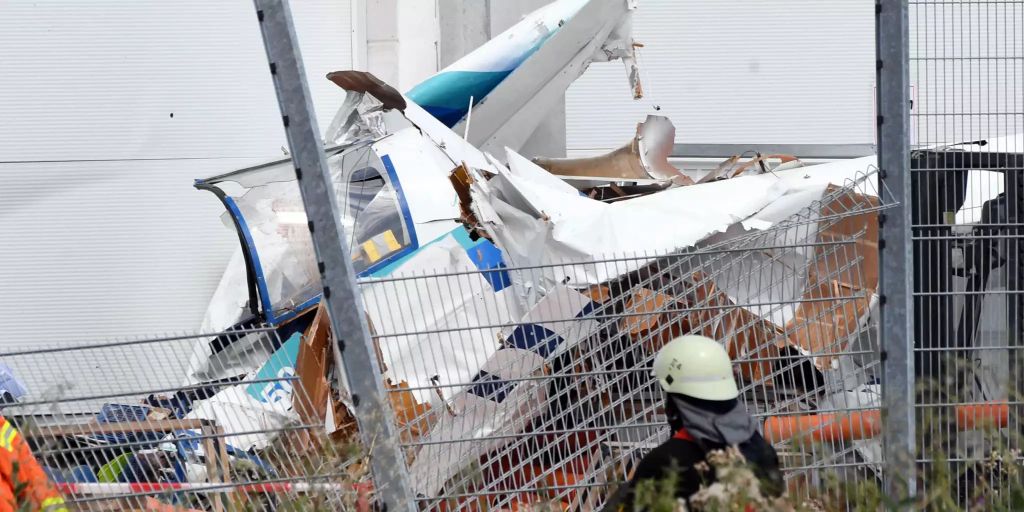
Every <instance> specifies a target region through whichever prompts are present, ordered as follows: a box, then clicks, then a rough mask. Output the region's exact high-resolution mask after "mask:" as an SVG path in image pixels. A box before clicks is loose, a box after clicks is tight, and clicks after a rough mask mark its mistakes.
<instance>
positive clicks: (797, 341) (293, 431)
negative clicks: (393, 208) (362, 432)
mask: <svg viewBox="0 0 1024 512" xmlns="http://www.w3.org/2000/svg"><path fill="white" fill-rule="evenodd" d="M865 171H866V172H865V173H863V174H862V175H861V176H860V177H859V178H858V179H857V180H856V181H853V182H849V183H846V184H845V185H844V186H828V187H823V188H822V189H821V191H820V192H819V193H818V195H817V196H816V199H814V200H813V201H809V202H808V206H806V207H804V208H801V209H798V211H797V213H796V214H794V215H787V216H784V217H782V218H777V219H771V218H770V216H768V217H764V218H763V219H762V220H761V222H762V223H761V224H759V225H758V227H757V228H756V229H749V230H748V229H745V228H743V227H742V224H740V223H737V224H736V225H735V226H733V227H732V228H730V229H729V230H727V231H725V232H722V233H719V234H717V235H714V236H712V237H710V238H708V239H706V240H705V241H703V242H702V243H700V244H698V245H697V246H695V247H692V248H689V249H687V250H685V251H681V252H677V253H672V254H635V255H623V256H622V257H619V258H614V259H608V260H602V261H588V262H579V263H560V264H548V265H540V266H531V267H513V268H504V269H500V270H494V271H490V272H481V271H479V270H477V269H475V268H474V269H472V270H466V271H451V270H448V271H445V272H437V273H429V274H402V273H398V274H395V275H393V276H390V277H387V278H379V279H363V280H360V281H359V283H358V288H359V292H360V295H361V297H362V300H363V303H364V307H365V312H366V315H367V317H368V318H369V319H370V320H371V322H370V328H371V333H372V335H373V342H374V345H375V347H376V348H377V360H378V361H379V363H380V364H381V367H382V370H383V374H382V375H378V379H379V380H380V382H381V384H382V386H384V387H386V388H387V389H388V401H387V402H388V406H387V407H386V408H387V409H390V410H391V411H393V413H394V426H395V427H396V430H397V432H398V433H399V439H400V444H401V448H402V450H403V452H404V455H405V458H406V463H407V465H406V466H404V467H402V468H396V469H399V470H405V469H407V471H408V474H409V475H410V482H411V486H412V490H413V493H414V495H415V496H417V498H416V499H417V502H418V503H417V505H418V508H420V509H426V510H515V509H521V508H523V507H524V506H526V505H528V504H536V503H544V504H557V505H559V506H561V507H562V508H567V509H570V510H594V509H597V508H599V507H600V506H601V505H602V504H603V502H604V500H605V499H606V498H607V496H608V494H609V492H611V491H612V490H614V489H615V488H616V487H617V486H618V485H620V484H622V483H623V482H624V481H625V480H626V479H627V478H628V476H629V475H630V473H631V471H632V469H633V468H634V467H635V465H636V463H637V461H638V460H639V459H640V457H642V456H643V454H644V453H645V452H646V450H647V449H649V448H650V447H652V446H653V445H654V444H656V443H659V442H661V441H662V440H664V438H666V436H667V435H668V431H667V425H666V423H665V418H664V414H663V411H662V393H661V391H660V388H659V387H658V386H657V384H656V382H655V381H654V380H653V379H652V378H651V376H650V369H649V368H650V364H651V360H652V359H653V356H654V354H655V353H656V352H657V350H658V348H660V347H661V346H662V345H663V344H664V343H665V342H667V341H668V340H670V339H672V338H673V337H675V336H678V335H681V334H685V333H700V334H704V335H707V336H710V337H713V338H715V339H718V340H721V341H722V342H723V343H724V344H726V346H727V347H728V349H729V351H730V353H731V354H732V356H733V358H734V360H735V364H736V367H735V368H736V372H737V375H738V378H739V380H740V382H741V384H742V386H741V387H742V393H743V400H744V402H745V403H746V405H747V407H748V409H749V410H750V412H751V413H753V414H754V415H755V417H756V418H757V419H758V421H759V423H760V424H761V425H762V427H763V430H764V432H765V435H766V436H767V437H768V438H769V439H770V440H772V441H773V442H774V443H775V444H776V446H777V448H778V449H779V451H780V454H781V455H782V462H783V465H784V468H785V472H786V476H787V481H788V483H789V485H790V489H791V491H792V492H793V493H795V495H799V496H804V497H807V496H810V495H813V494H816V493H817V490H820V489H823V488H826V487H827V483H828V480H829V475H832V476H839V477H840V478H843V479H845V480H854V479H856V480H860V481H867V482H875V481H877V479H878V478H879V475H880V472H881V466H880V465H881V463H882V460H881V457H880V452H879V447H878V444H877V441H876V440H874V439H873V437H874V436H875V435H876V434H877V429H878V424H879V421H878V419H877V416H878V414H879V405H880V404H879V400H878V397H879V389H878V377H877V375H876V372H877V365H878V358H877V349H876V346H877V336H876V327H877V326H876V320H875V318H876V311H877V308H878V300H877V297H876V294H875V290H876V289H877V286H878V273H877V250H876V247H875V246H876V243H875V240H876V239H877V236H878V235H877V216H878V215H879V213H880V212H881V211H882V210H884V209H885V207H886V206H887V205H883V203H882V202H881V200H880V199H879V198H878V196H879V194H878V191H877V188H876V186H875V182H876V176H875V174H874V173H873V172H871V171H870V169H865ZM765 222H768V223H769V224H770V225H766V224H764V223H765ZM598 268H600V269H601V271H602V273H603V275H608V276H612V277H611V278H610V279H609V280H608V281H607V282H605V283H603V284H601V285H597V286H591V287H582V288H581V287H578V286H577V287H573V286H569V285H567V284H566V283H567V276H570V275H576V274H579V273H583V272H588V271H590V272H593V271H594V270H595V269H598ZM490 274H500V276H498V275H490ZM491 279H499V280H504V282H506V283H507V284H508V290H509V293H518V291H519V290H523V289H526V288H529V289H531V290H532V292H531V294H532V296H533V297H534V299H533V300H532V301H531V302H530V303H529V307H527V308H526V312H525V314H520V313H519V312H517V310H516V309H515V308H513V307H512V304H513V303H512V302H501V303H499V302H497V301H494V300H493V299H492V300H489V299H488V296H487V295H486V294H487V293H490V294H491V296H493V295H494V294H493V292H486V293H481V289H482V288H481V286H478V285H479V283H480V282H481V281H482V280H486V281H488V282H493V281H490V280H491ZM488 289H489V288H488ZM438 304H450V305H452V307H451V308H440V309H442V310H445V312H444V314H443V315H442V317H441V318H438V317H436V316H432V314H433V313H436V311H438V309H439V308H436V307H433V306H437V305H438ZM326 311H327V310H326V309H325V308H322V307H320V308H314V309H312V310H309V311H308V312H307V313H306V314H304V315H299V316H298V317H297V318H296V319H295V320H293V322H294V324H295V327H289V324H284V325H282V326H277V327H275V328H270V327H251V328H246V329H240V330H236V331H230V332H225V333H215V334H201V335H188V336H180V335H179V336H167V337H161V338H153V339H142V340H125V341H113V342H108V343H99V344H74V345H61V346H54V347H52V348H34V349H32V350H25V351H20V352H9V353H5V354H0V360H2V361H3V362H4V364H6V365H8V366H10V367H11V369H12V370H13V372H14V373H15V374H16V375H26V376H29V375H30V376H31V380H32V386H31V388H32V393H31V395H30V396H28V397H27V398H26V399H23V400H21V401H20V402H19V403H18V404H16V405H11V406H9V407H7V408H5V410H4V414H5V416H7V417H9V418H11V419H12V420H13V421H14V422H15V423H16V424H17V425H18V427H19V429H20V431H21V432H22V433H23V435H24V436H25V438H26V439H27V440H29V441H30V443H31V444H32V446H33V449H34V452H35V454H36V456H37V457H38V458H39V460H40V462H41V463H42V464H43V465H44V467H46V469H47V471H48V473H49V475H50V477H51V478H52V479H53V480H54V481H55V482H57V485H58V488H59V489H60V490H61V491H62V492H64V493H65V494H66V496H67V497H68V499H69V500H70V501H71V502H72V503H73V504H74V505H75V506H76V507H77V508H79V509H86V510H120V509H126V508H139V509H142V508H148V509H154V508H157V507H158V506H166V505H174V506H179V507H185V508H189V509H196V510H216V511H220V510H294V509H310V508H315V507H317V506H320V507H322V508H323V509H354V508H359V507H360V506H362V508H363V509H366V508H368V507H369V504H370V502H371V501H372V500H373V499H374V498H373V496H374V494H375V493H379V491H380V489H379V488H377V486H375V485H374V484H375V483H376V481H375V479H373V478H371V472H370V471H369V467H370V465H369V459H368V457H367V455H372V454H373V450H374V448H375V447H374V446H373V445H372V444H367V443H364V442H361V441H360V440H359V435H358V434H359V430H358V429H357V428H356V425H355V422H354V420H353V418H352V416H350V415H349V413H348V411H350V410H352V405H353V397H352V395H351V393H349V392H348V389H350V388H349V386H347V385H344V381H338V380H337V378H338V377H339V376H340V374H339V368H340V367H341V366H340V365H338V364H336V363H337V361H338V360H337V354H335V353H334V351H333V350H332V347H334V346H335V344H336V343H337V339H336V337H335V336H333V335H332V328H331V326H330V322H328V320H327V315H326ZM300 326H301V327H300ZM127 361H131V364H128V363H127ZM122 362H125V363H124V364H122ZM140 362H141V363H140ZM89 368H96V369H102V371H101V374H103V375H106V376H107V377H108V378H107V379H105V380H104V379H97V380H95V382H93V383H92V384H91V385H90V386H81V385H79V386H74V385H71V383H75V382H78V383H81V382H82V379H80V378H78V377H79V376H78V375H77V373H78V372H79V371H81V370H82V369H89ZM182 368H185V369H187V371H186V372H184V373H185V374H186V375H187V377H183V376H182V372H181V369H182ZM96 411H99V413H98V414H97V413H96ZM806 440H810V441H811V442H805V441H806ZM154 500H155V501H159V502H160V503H162V504H163V505H157V504H155V501H154Z"/></svg>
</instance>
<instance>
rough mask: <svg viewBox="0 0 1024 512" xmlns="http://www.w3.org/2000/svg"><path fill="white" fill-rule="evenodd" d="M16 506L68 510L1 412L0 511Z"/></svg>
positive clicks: (44, 511)
mask: <svg viewBox="0 0 1024 512" xmlns="http://www.w3.org/2000/svg"><path fill="white" fill-rule="evenodd" d="M16 510H17V511H21V510H31V511H36V510H39V511H42V512H67V510H68V508H67V506H66V505H65V504H64V498H63V497H62V496H61V495H60V493H58V492H57V490H56V489H55V488H54V487H53V485H51V483H50V480H49V479H48V478H47V477H46V473H45V472H44V471H43V468H42V466H40V465H39V462H38V461H36V458H35V457H34V456H32V451H31V450H30V449H29V447H28V443H27V442H25V439H23V438H22V436H21V434H20V433H19V432H18V430H17V429H15V428H14V425H12V424H11V423H10V422H9V421H7V418H4V417H3V416H0V512H8V511H10V512H14V511H16Z"/></svg>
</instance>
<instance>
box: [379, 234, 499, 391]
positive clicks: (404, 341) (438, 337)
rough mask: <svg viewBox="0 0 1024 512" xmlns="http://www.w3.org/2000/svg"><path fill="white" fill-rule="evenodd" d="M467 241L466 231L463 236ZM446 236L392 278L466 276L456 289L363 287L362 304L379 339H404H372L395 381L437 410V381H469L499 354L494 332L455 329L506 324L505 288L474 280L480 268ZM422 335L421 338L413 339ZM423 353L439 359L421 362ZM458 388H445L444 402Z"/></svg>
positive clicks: (407, 284) (418, 284) (411, 284)
mask: <svg viewBox="0 0 1024 512" xmlns="http://www.w3.org/2000/svg"><path fill="white" fill-rule="evenodd" d="M462 233H463V234H464V233H465V232H464V231H462ZM460 238H462V236H461V235H460V236H459V237H456V236H455V235H448V236H446V237H444V238H442V239H441V240H439V241H437V242H434V243H432V244H430V245H428V246H426V247H424V248H423V249H421V250H420V251H418V252H417V253H416V254H415V255H413V256H412V257H411V258H410V259H409V260H408V261H406V262H405V263H404V264H403V265H402V266H401V267H399V268H398V269H396V270H395V271H394V272H393V273H392V274H391V275H392V276H393V277H401V276H405V275H423V274H426V273H431V272H467V273H466V274H464V275H460V276H458V286H436V285H433V286H432V285H431V284H430V283H429V282H426V281H423V280H416V281H390V280H380V281H373V280H369V281H367V282H365V283H364V284H363V286H362V290H361V291H362V296H363V304H365V306H366V310H367V311H366V312H367V315H368V316H369V317H370V320H371V323H372V324H373V329H374V331H375V332H376V333H401V334H400V335H397V334H396V335H389V336H386V337H380V338H377V345H378V346H379V347H380V350H381V353H382V355H383V359H384V365H385V366H386V367H387V371H386V372H385V373H384V376H385V377H386V378H388V379H390V380H391V381H392V382H403V381H404V382H407V383H408V385H409V387H410V388H412V389H413V391H412V393H413V395H414V397H415V399H416V401H417V402H419V403H426V404H436V402H437V400H438V397H437V396H436V394H435V392H434V391H433V390H432V385H433V384H432V382H433V378H434V377H435V376H440V378H442V379H443V380H444V381H445V382H469V380H470V379H471V378H472V377H473V375H474V374H475V372H476V371H477V370H478V369H479V368H480V367H481V366H482V365H483V364H484V362H486V361H487V359H488V358H489V357H491V356H492V355H493V354H494V352H495V351H496V350H497V349H498V346H497V343H496V340H497V339H498V333H499V332H500V329H499V328H498V327H492V328H484V329H472V330H462V331H459V330H455V331H453V330H452V329H457V328H458V327H459V326H460V325H466V324H467V322H468V325H473V326H475V325H489V324H498V323H504V322H511V321H512V320H513V318H514V317H513V315H512V314H511V312H510V310H509V308H508V306H507V305H506V303H505V297H506V295H507V294H508V293H510V291H509V290H507V282H506V281H504V280H502V279H501V278H499V279H498V280H497V281H494V280H489V279H488V277H489V275H488V274H484V273H473V272H472V271H474V270H478V267H477V263H475V262H474V261H473V259H472V258H471V256H470V252H473V250H472V249H470V251H469V252H467V247H465V246H464V245H463V244H464V243H467V244H468V243H472V242H469V241H468V237H465V238H462V241H460ZM418 333H426V334H418ZM424 353H432V354H436V357H433V358H427V359H425V358H424V357H423V354H424ZM459 391H460V389H459V388H455V387H446V388H444V389H442V393H443V395H444V397H445V399H450V398H451V396H452V395H454V394H457V393H458V392H459Z"/></svg>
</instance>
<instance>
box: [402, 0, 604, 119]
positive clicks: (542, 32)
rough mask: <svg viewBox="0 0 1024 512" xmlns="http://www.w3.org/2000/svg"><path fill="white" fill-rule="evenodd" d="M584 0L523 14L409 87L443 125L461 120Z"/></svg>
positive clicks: (565, 0) (564, 1)
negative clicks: (420, 81)
mask: <svg viewBox="0 0 1024 512" xmlns="http://www.w3.org/2000/svg"><path fill="white" fill-rule="evenodd" d="M587 2H588V0H558V1H556V2H553V3H551V4H548V5H546V6H544V7H541V8H540V9H537V10H536V11H534V12H532V13H530V14H528V15H526V16H525V17H523V19H522V20H521V21H520V22H519V23H516V24H515V25H513V26H512V27H510V28H509V29H508V30H505V31H504V32H502V33H501V34H499V35H498V36H496V37H494V38H492V39H491V40H489V41H487V42H486V43H484V44H483V46H481V47H479V48H477V49H476V50H473V51H472V52H470V53H469V54H468V55H466V56H464V57H462V58H461V59H459V60H457V61H456V62H454V63H452V64H451V65H449V66H448V67H446V68H444V69H442V70H441V71H439V72H437V74H435V75H433V76H431V77H430V78H427V79H426V80H424V81H423V82H422V83H420V84H418V85H416V86H415V87H413V88H412V89H410V90H409V91H408V93H407V94H408V96H409V98H410V99H411V100H412V101H414V102H416V103H417V104H419V105H420V106H422V107H423V108H424V109H425V110H426V111H427V112H430V114H431V115H433V116H434V117H436V118H437V119H438V120H440V121H441V122H442V123H444V124H445V126H448V127H452V126H455V125H456V124H458V123H459V121H461V120H462V119H463V118H464V117H466V114H467V113H468V110H469V108H470V102H472V105H476V104H478V103H481V102H483V101H484V100H485V98H488V97H489V95H490V94H491V92H492V91H493V90H494V89H495V87H497V86H498V84H500V83H501V82H502V81H503V80H505V79H506V78H507V77H508V76H509V75H510V74H512V73H513V72H514V71H516V70H517V69H518V68H519V67H520V66H521V65H522V64H523V63H524V62H525V61H526V60H527V59H529V58H530V56H532V55H533V54H534V53H536V52H537V50H538V49H539V48H541V47H542V46H544V45H545V44H547V43H548V40H549V39H550V38H551V36H552V35H554V34H555V33H556V32H558V31H559V30H560V28H561V27H562V25H563V24H564V23H565V22H567V21H568V20H570V19H572V18H573V16H575V15H576V13H577V12H578V11H579V10H580V8H581V7H583V6H584V5H585V4H586V3H587Z"/></svg>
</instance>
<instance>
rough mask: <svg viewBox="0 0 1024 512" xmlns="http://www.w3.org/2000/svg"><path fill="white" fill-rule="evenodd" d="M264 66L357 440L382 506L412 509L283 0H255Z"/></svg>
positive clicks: (289, 16)
mask: <svg viewBox="0 0 1024 512" xmlns="http://www.w3.org/2000/svg"><path fill="white" fill-rule="evenodd" d="M254 3H255V6H256V15H257V18H258V19H259V24H260V33H261V34H262V36H263V44H264V46H265V48H266V50H267V58H268V60H269V62H270V74H271V75H272V77H273V80H274V90H275V91H276V93H277V101H278V104H279V105H280V107H281V115H282V121H283V122H284V128H285V134H286V135H287V137H288V147H289V148H290V149H291V154H292V161H293V163H294V165H295V177H296V178H297V182H298V185H299V190H300V192H301V194H302V202H303V204H304V206H305V209H306V216H307V218H308V220H309V231H310V233H311V234H312V238H313V247H314V248H315V250H316V257H317V265H318V267H319V269H320V277H321V280H322V282H323V300H324V302H325V303H326V306H327V312H328V313H329V316H330V319H331V328H332V330H333V332H334V333H335V338H336V339H337V340H338V351H337V353H341V354H342V357H341V364H342V365H343V367H344V370H345V374H346V376H347V379H348V386H349V390H350V391H351V393H352V402H353V403H354V405H355V411H354V413H355V416H356V420H357V422H358V423H359V433H360V436H361V439H362V442H363V445H364V446H365V447H366V448H367V449H368V450H369V456H370V465H371V468H372V470H373V481H374V487H375V489H376V492H377V494H378V497H379V499H380V500H381V502H382V503H383V504H384V505H385V506H386V507H387V508H386V510H389V511H392V512H394V511H398V510H415V503H414V501H413V496H412V491H411V489H412V488H411V486H410V485H409V477H408V470H407V468H406V465H405V457H404V456H403V455H402V451H401V448H400V446H399V443H398V435H397V431H396V429H395V423H394V421H393V412H392V411H391V408H390V406H389V405H388V400H387V395H386V393H387V391H386V390H385V389H384V385H383V382H382V381H381V378H380V375H381V373H380V366H379V364H378V362H377V357H376V351H375V350H374V348H373V340H372V339H371V337H370V333H369V330H368V329H367V325H366V318H365V317H364V313H363V311H364V310H363V301H362V299H361V297H360V294H359V291H358V288H357V286H356V280H355V272H354V271H353V269H352V262H351V259H350V258H349V255H350V252H349V247H348V244H347V242H346V240H347V238H346V237H345V236H343V228H342V226H341V223H340V222H339V221H338V218H339V217H338V215H337V214H336V212H337V211H338V205H337V201H336V199H335V197H334V193H333V191H332V187H331V178H330V174H329V171H328V168H327V159H326V157H325V155H324V151H323V143H322V141H321V138H320V128H319V127H318V126H317V122H316V116H315V113H314V111H313V101H312V97H311V96H310V93H309V86H308V84H307V83H306V76H305V71H304V70H303V67H302V56H301V54H300V53H299V44H298V38H297V37H296V35H295V26H294V24H293V23H292V16H291V10H290V8H289V6H288V2H287V0H254Z"/></svg>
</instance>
